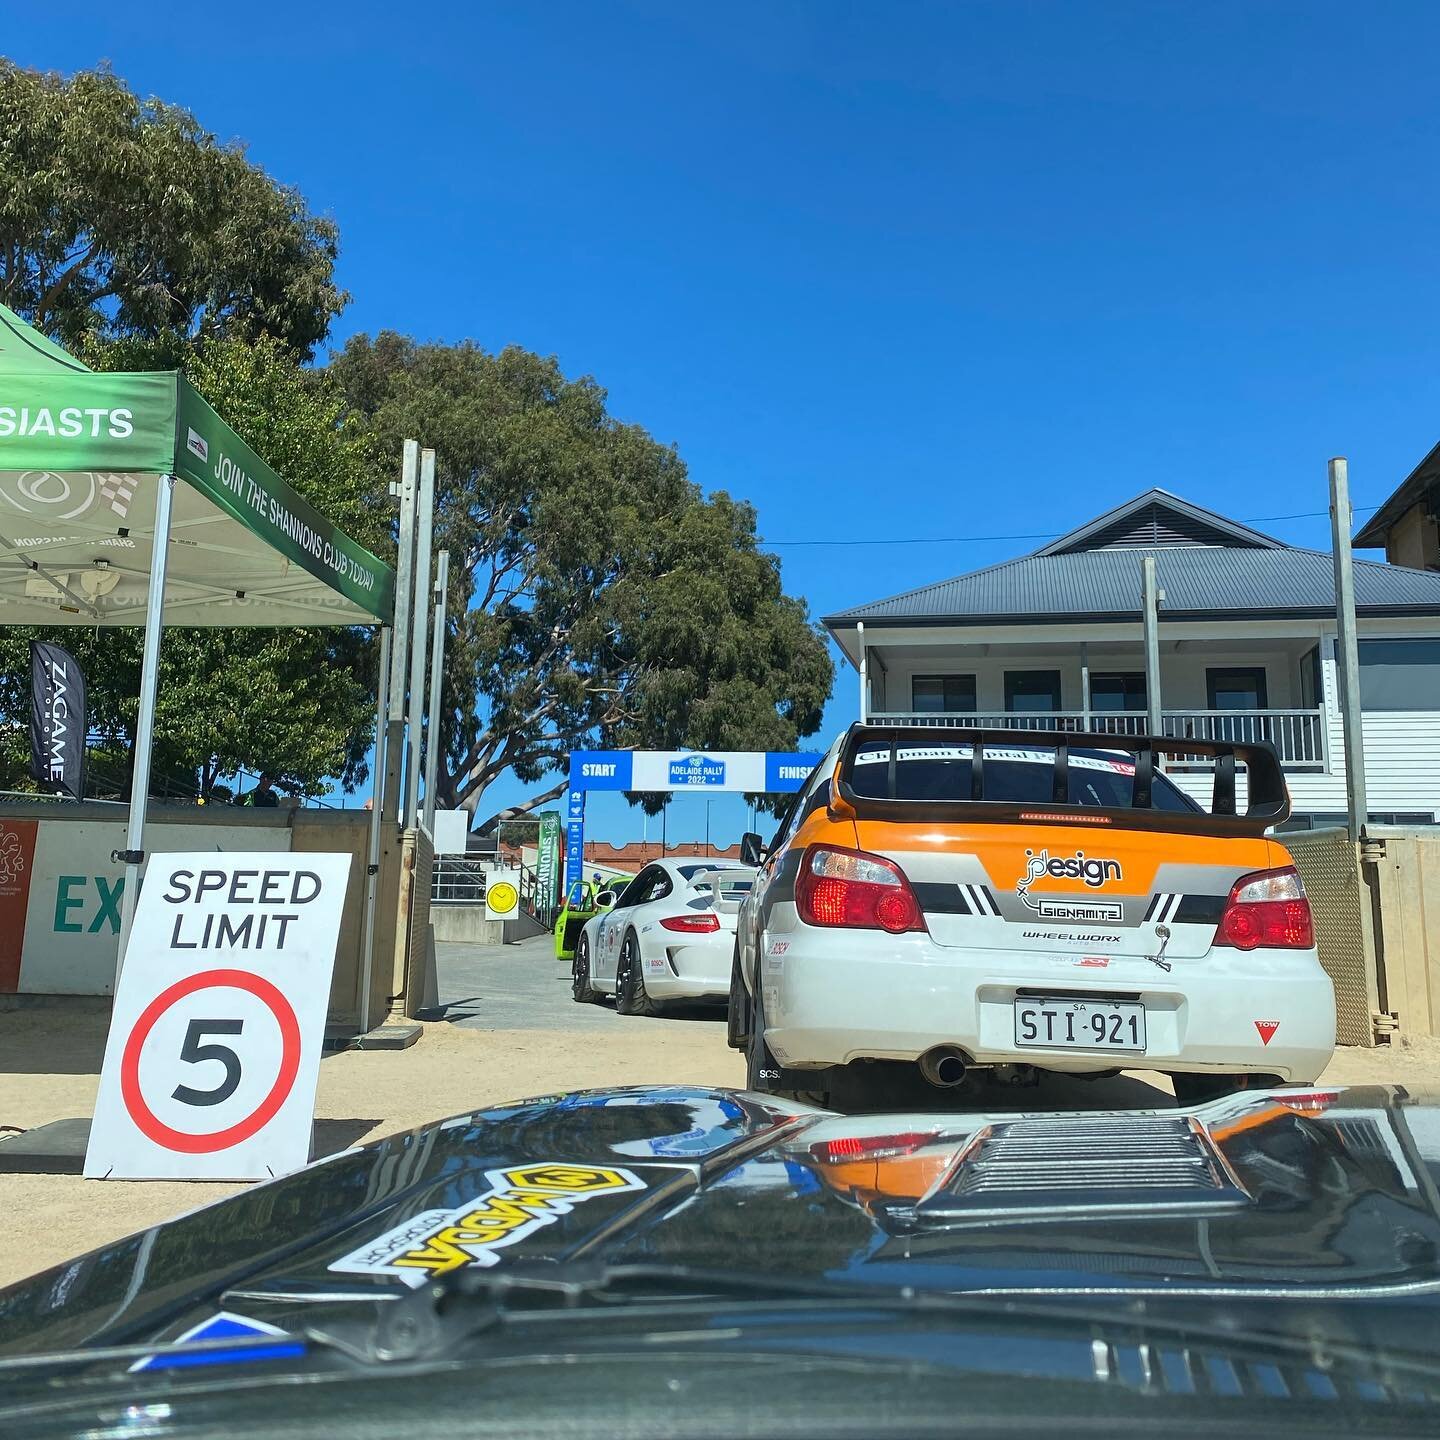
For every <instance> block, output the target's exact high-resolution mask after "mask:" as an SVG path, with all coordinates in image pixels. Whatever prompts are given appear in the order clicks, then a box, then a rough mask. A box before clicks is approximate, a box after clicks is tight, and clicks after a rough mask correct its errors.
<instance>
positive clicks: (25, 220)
mask: <svg viewBox="0 0 1440 1440" xmlns="http://www.w3.org/2000/svg"><path fill="white" fill-rule="evenodd" d="M336 248H337V234H336V229H335V226H334V225H333V224H332V223H331V222H330V221H329V220H326V219H322V218H318V217H316V216H314V215H312V214H310V212H309V210H308V209H307V207H306V204H305V201H304V199H303V197H302V196H301V195H300V194H299V192H298V191H296V190H293V189H291V188H290V187H288V186H285V185H281V184H279V183H278V182H276V181H275V180H273V179H272V178H271V177H270V176H269V175H267V174H266V173H265V172H264V170H262V169H261V168H260V167H259V166H257V165H255V164H254V163H253V162H252V161H250V160H249V159H248V158H247V157H246V155H245V152H244V150H243V149H242V148H241V147H240V146H239V145H235V144H229V145H226V144H221V143H220V142H218V141H217V140H216V138H215V137H214V136H213V135H211V134H209V133H207V132H206V131H205V130H204V129H202V128H201V127H200V125H199V124H198V123H197V122H196V120H195V118H194V117H193V116H192V115H190V114H189V113H188V112H187V111H185V110H181V109H178V108H176V107H175V106H173V105H167V104H165V103H163V102H162V101H160V100H155V99H148V100H142V99H141V98H140V97H138V96H137V95H136V94H134V92H133V91H131V90H130V89H129V88H128V87H127V86H126V85H125V84H124V82H123V81H121V80H119V79H117V78H116V77H115V76H114V75H112V74H111V73H110V72H109V71H108V70H105V69H99V70H89V71H80V72H79V73H77V74H75V75H74V76H72V77H70V78H69V79H66V78H64V77H62V76H60V75H56V74H53V73H41V72H39V71H35V70H26V69H22V68H21V67H20V66H18V65H15V64H13V63H12V62H10V61H8V60H4V59H0V300H3V301H4V302H5V304H7V305H9V306H10V308H11V309H13V310H15V311H17V312H19V313H20V314H22V315H25V316H26V317H28V318H29V319H30V320H31V321H32V323H34V324H35V325H37V326H39V327H40V328H41V329H43V330H44V331H46V332H47V333H48V334H51V335H53V336H55V337H56V338H57V339H58V340H60V341H61V343H63V344H66V345H71V346H74V345H77V344H79V343H80V342H81V341H82V340H83V339H84V338H85V337H86V336H89V335H103V336H127V335H134V336H140V337H144V338H148V339H155V338H157V337H160V336H163V335H166V334H168V333H174V334H179V335H183V336H189V337H192V338H201V339H203V338H210V337H215V336H228V337H232V338H235V337H238V338H255V337H257V336H261V335H268V336H270V337H272V338H273V339H275V340H277V341H278V342H280V343H281V344H282V345H284V346H285V347H286V348H287V349H289V350H290V351H292V352H294V353H295V354H296V355H298V356H300V357H302V358H306V359H308V358H309V357H310V355H311V354H312V352H313V350H314V347H315V346H316V344H318V343H319V341H321V340H322V339H323V338H324V337H325V335H326V333H327V332H328V330H329V328H330V321H331V319H332V318H333V317H334V316H335V315H337V314H338V313H339V312H340V309H341V307H342V306H343V305H344V303H345V300H346V296H345V295H343V294H342V293H341V292H340V290H339V289H337V287H336V285H335V279H334V268H335V257H336Z"/></svg>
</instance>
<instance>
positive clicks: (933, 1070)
mask: <svg viewBox="0 0 1440 1440" xmlns="http://www.w3.org/2000/svg"><path fill="white" fill-rule="evenodd" d="M969 1068H970V1058H969V1056H967V1055H966V1054H965V1052H964V1051H963V1050H961V1049H960V1048H959V1046H957V1045H936V1046H934V1047H933V1048H932V1049H929V1050H927V1051H926V1052H925V1053H924V1054H923V1055H922V1056H921V1057H920V1073H921V1074H922V1075H923V1076H924V1077H925V1079H926V1080H927V1081H929V1083H930V1084H931V1085H934V1086H935V1087H936V1088H937V1089H940V1090H953V1089H954V1088H955V1086H957V1085H963V1084H964V1083H965V1075H966V1072H967V1071H968V1070H969Z"/></svg>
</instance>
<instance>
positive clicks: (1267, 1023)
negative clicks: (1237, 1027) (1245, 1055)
mask: <svg viewBox="0 0 1440 1440" xmlns="http://www.w3.org/2000/svg"><path fill="white" fill-rule="evenodd" d="M1255 1028H1256V1029H1257V1030H1258V1031H1259V1032H1260V1043H1261V1044H1262V1045H1268V1044H1269V1043H1270V1037H1271V1036H1272V1035H1274V1033H1275V1032H1276V1031H1277V1030H1278V1029H1279V1028H1280V1022H1279V1021H1278V1020H1257V1021H1256V1022H1255Z"/></svg>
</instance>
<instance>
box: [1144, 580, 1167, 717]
mask: <svg viewBox="0 0 1440 1440" xmlns="http://www.w3.org/2000/svg"><path fill="white" fill-rule="evenodd" d="M1140 599H1141V609H1142V611H1143V614H1144V619H1145V708H1146V710H1147V711H1148V712H1149V715H1148V723H1149V726H1150V733H1151V734H1152V735H1159V734H1160V733H1161V730H1162V727H1163V725H1164V716H1163V713H1162V711H1161V709H1160V590H1159V587H1158V586H1157V585H1156V582H1155V557H1154V556H1153V555H1146V556H1143V557H1142V558H1141V561H1140Z"/></svg>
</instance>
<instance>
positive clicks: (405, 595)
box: [384, 440, 420, 828]
mask: <svg viewBox="0 0 1440 1440" xmlns="http://www.w3.org/2000/svg"><path fill="white" fill-rule="evenodd" d="M419 468H420V445H419V442H418V441H415V440H407V441H406V442H405V447H404V459H403V461H402V463H401V466H400V483H399V485H398V486H395V487H392V491H393V493H396V494H398V495H399V497H400V542H399V546H398V548H397V550H396V553H395V623H394V634H393V636H392V637H391V642H390V703H389V707H388V714H387V718H386V729H387V732H388V733H387V744H386V747H385V760H386V769H385V786H384V790H385V806H384V810H385V813H386V814H387V815H390V816H392V817H393V818H394V819H396V820H398V821H399V822H400V825H401V827H402V828H403V827H404V824H405V815H404V812H403V811H402V810H401V808H400V766H401V763H402V761H403V760H404V758H405V753H404V752H405V669H406V665H405V662H406V659H407V655H406V644H407V642H408V641H409V639H410V592H411V589H412V587H413V581H414V569H415V567H414V561H415V499H416V490H417V475H418V472H419Z"/></svg>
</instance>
